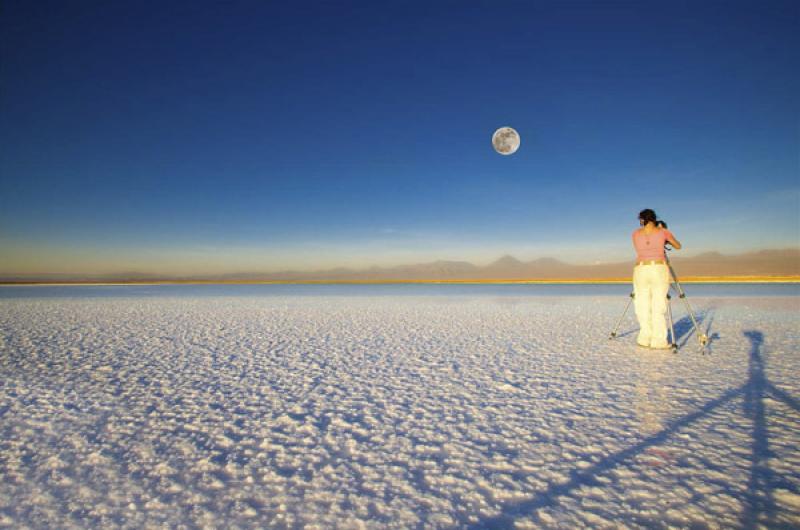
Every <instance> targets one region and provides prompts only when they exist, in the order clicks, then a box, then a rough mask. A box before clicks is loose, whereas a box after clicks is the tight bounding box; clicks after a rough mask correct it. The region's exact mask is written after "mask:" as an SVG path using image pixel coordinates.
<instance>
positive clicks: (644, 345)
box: [636, 342, 650, 350]
mask: <svg viewBox="0 0 800 530" xmlns="http://www.w3.org/2000/svg"><path fill="white" fill-rule="evenodd" d="M636 345H637V346H639V347H640V348H647V349H648V350H649V349H650V346H649V345H648V344H642V343H641V342H637V343H636Z"/></svg>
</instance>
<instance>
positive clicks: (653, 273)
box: [633, 263, 669, 348]
mask: <svg viewBox="0 0 800 530" xmlns="http://www.w3.org/2000/svg"><path fill="white" fill-rule="evenodd" d="M668 291H669V269H668V268H667V266H666V264H663V263H653V264H649V265H637V266H636V267H634V269H633V302H634V307H635V308H636V318H637V319H638V320H639V336H638V337H637V339H636V342H637V343H639V345H640V346H648V347H650V348H665V347H668V346H669V345H668V344H667V319H666V313H667V293H668Z"/></svg>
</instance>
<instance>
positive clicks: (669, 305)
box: [667, 293, 678, 353]
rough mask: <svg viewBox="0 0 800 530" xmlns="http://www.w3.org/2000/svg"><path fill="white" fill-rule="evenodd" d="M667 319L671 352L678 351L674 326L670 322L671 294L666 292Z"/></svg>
mask: <svg viewBox="0 0 800 530" xmlns="http://www.w3.org/2000/svg"><path fill="white" fill-rule="evenodd" d="M667 319H668V320H669V335H670V337H671V338H672V342H671V343H670V344H671V345H672V353H678V341H677V340H676V339H675V326H674V325H673V323H672V296H671V295H670V294H669V293H667Z"/></svg>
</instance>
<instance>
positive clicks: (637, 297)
mask: <svg viewBox="0 0 800 530" xmlns="http://www.w3.org/2000/svg"><path fill="white" fill-rule="evenodd" d="M639 225H640V226H641V228H638V229H636V230H634V232H633V247H634V248H635V249H636V267H635V268H634V269H633V293H634V297H633V301H634V307H635V308H636V318H637V319H638V320H639V336H638V337H637V339H636V343H637V344H638V345H639V346H643V347H645V348H655V349H659V350H660V349H668V348H669V347H670V345H669V344H667V320H666V318H665V315H666V312H667V292H668V291H669V268H668V267H667V261H666V259H667V258H666V255H665V254H664V245H665V244H666V243H669V244H671V245H672V246H673V247H674V248H676V249H679V248H681V244H680V242H679V241H678V240H677V239H675V236H673V235H672V232H670V231H669V230H667V229H666V228H660V227H659V226H657V225H656V213H655V212H654V211H653V210H650V209H649V208H648V209H646V210H642V211H641V212H639Z"/></svg>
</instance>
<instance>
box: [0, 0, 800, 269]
mask: <svg viewBox="0 0 800 530" xmlns="http://www.w3.org/2000/svg"><path fill="white" fill-rule="evenodd" d="M162 4H166V5H162ZM291 4H294V3H290V2H280V3H279V2H255V1H254V2H230V3H222V2H208V3H205V2H186V3H180V2H167V3H161V2H135V3H133V2H132V3H129V4H126V3H124V2H96V3H94V2H76V3H71V2H70V3H63V2H55V3H52V4H48V3H46V2H45V3H32V2H14V1H9V2H4V5H3V12H2V14H1V15H0V53H1V54H2V55H1V56H0V65H1V66H0V76H1V77H0V79H1V80H2V86H1V87H0V104H1V106H0V185H1V187H0V190H1V191H0V253H2V258H3V259H0V272H35V273H39V272H115V271H131V270H140V271H146V272H168V273H176V272H177V273H180V272H185V273H192V272H200V271H202V272H207V271H215V272H234V271H240V270H277V269H284V268H295V269H316V268H322V267H328V266H336V265H344V266H369V265H375V264H377V265H388V264H394V263H413V262H418V261H427V260H433V259H464V260H469V261H473V262H475V263H487V262H489V261H491V260H493V259H496V258H498V257H500V256H501V255H503V254H506V253H508V254H512V255H515V256H517V257H519V258H521V259H532V258H536V257H542V256H553V257H558V258H561V259H564V260H567V261H572V262H581V263H592V262H596V261H616V260H624V259H629V258H632V249H631V248H630V232H631V231H632V230H633V229H634V228H635V227H636V225H637V223H636V214H637V212H638V211H639V210H640V209H642V208H645V207H650V208H654V209H655V210H656V211H657V212H658V213H659V214H660V215H661V216H662V217H664V218H665V219H666V220H667V221H668V222H669V223H670V226H671V228H673V229H674V231H675V234H676V235H677V237H678V238H679V239H681V241H682V242H683V243H684V246H685V252H686V254H687V255H689V254H695V253H700V252H705V251H711V250H717V251H722V252H726V253H735V252H739V251H747V250H754V249H760V248H782V247H796V246H798V245H800V161H799V160H800V156H799V154H798V153H799V147H800V132H799V125H798V123H800V68H799V66H800V37H799V36H798V35H800V31H798V28H800V7H798V6H800V4H797V3H796V2H741V3H740V2H686V3H683V2H653V3H649V2H574V1H560V2H518V3H517V2H505V3H502V4H497V3H493V2H464V1H461V2H420V3H415V2H393V3H389V4H386V5H384V3H376V2H364V3H347V2H343V3H330V2H325V3H322V2H319V3H317V2H310V3H304V4H303V5H291ZM504 125H508V126H512V127H514V128H516V129H517V130H518V131H519V133H520V135H521V137H522V146H521V147H520V149H519V151H518V152H517V153H516V154H514V155H512V156H501V155H498V154H496V153H495V152H494V151H493V150H492V148H491V144H490V139H491V135H492V132H493V131H494V130H495V129H496V128H498V127H500V126H504Z"/></svg>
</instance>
